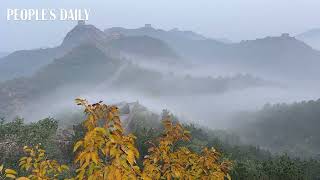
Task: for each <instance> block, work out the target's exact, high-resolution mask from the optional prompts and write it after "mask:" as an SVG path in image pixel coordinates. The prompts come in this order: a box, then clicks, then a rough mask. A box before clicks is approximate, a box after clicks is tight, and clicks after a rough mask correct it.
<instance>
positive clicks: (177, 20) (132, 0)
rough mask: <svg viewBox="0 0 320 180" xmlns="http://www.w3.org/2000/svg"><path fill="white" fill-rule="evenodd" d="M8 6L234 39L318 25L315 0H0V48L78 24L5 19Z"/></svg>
mask: <svg viewBox="0 0 320 180" xmlns="http://www.w3.org/2000/svg"><path fill="white" fill-rule="evenodd" d="M58 2H59V3H58ZM7 8H88V9H91V15H90V20H89V23H90V24H94V25H96V26H97V27H98V28H100V29H104V28H108V27H113V26H122V27H127V28H136V27H140V26H143V25H144V24H145V23H150V24H152V25H153V26H154V27H155V28H161V29H166V30H168V29H172V28H175V27H178V28H179V29H182V30H192V31H196V32H198V33H202V34H204V35H206V36H208V37H212V38H228V39H231V40H233V41H239V40H243V39H256V38H261V37H265V36H268V35H280V34H281V33H283V32H288V33H290V34H292V35H295V34H297V33H301V32H303V31H306V30H309V29H312V28H318V27H320V19H319V18H320V11H319V9H320V1H319V0H68V1H65V0H60V1H57V0H55V1H53V0H48V1H47V0H28V1H21V0H2V1H1V4H0V12H1V17H0V42H1V44H0V51H14V50H19V49H32V48H39V47H48V46H55V45H58V44H60V43H61V41H62V39H63V37H64V36H65V34H66V33H67V32H68V31H69V30H70V29H71V28H72V27H73V26H74V25H75V24H76V22H59V21H54V22H52V21H50V22H36V21H31V22H15V21H7V20H6V11H7Z"/></svg>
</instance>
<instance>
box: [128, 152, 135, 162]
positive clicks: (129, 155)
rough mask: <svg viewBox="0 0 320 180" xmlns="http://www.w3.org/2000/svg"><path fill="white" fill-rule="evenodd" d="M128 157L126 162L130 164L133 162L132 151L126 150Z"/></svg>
mask: <svg viewBox="0 0 320 180" xmlns="http://www.w3.org/2000/svg"><path fill="white" fill-rule="evenodd" d="M127 154H128V157H127V160H128V162H129V163H130V165H133V163H134V153H133V151H131V150H130V151H128V153H127Z"/></svg>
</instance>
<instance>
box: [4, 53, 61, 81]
mask: <svg viewBox="0 0 320 180" xmlns="http://www.w3.org/2000/svg"><path fill="white" fill-rule="evenodd" d="M65 52H66V51H65V50H64V49H62V48H48V49H35V50H21V51H16V52H13V53H11V54H9V55H7V56H5V57H2V58H0V82H1V81H5V80H8V79H13V78H17V77H21V76H30V75H32V74H33V73H34V72H35V71H36V70H38V69H39V68H41V67H43V66H45V65H47V64H49V63H50V62H52V61H53V60H54V59H55V58H58V57H60V56H62V55H63V54H64V53H65Z"/></svg>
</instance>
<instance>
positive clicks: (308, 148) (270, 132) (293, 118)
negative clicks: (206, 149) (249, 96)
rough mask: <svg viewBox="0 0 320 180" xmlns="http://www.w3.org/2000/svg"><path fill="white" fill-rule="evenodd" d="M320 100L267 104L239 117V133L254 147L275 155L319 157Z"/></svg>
mask: <svg viewBox="0 0 320 180" xmlns="http://www.w3.org/2000/svg"><path fill="white" fill-rule="evenodd" d="M319 117H320V100H316V101H303V102H297V103H293V104H285V103H283V104H275V105H270V104H268V105H265V106H264V108H263V109H261V110H260V111H257V112H249V113H243V114H242V116H238V117H237V121H238V123H239V124H238V125H239V126H238V127H237V128H238V130H239V131H240V132H241V134H242V135H243V139H244V140H245V141H247V143H250V144H256V145H259V146H261V147H264V148H268V149H270V150H272V151H273V152H286V153H288V154H290V155H294V156H298V157H307V158H309V157H314V158H319V152H320V141H319V139H320V134H319V125H320V120H319Z"/></svg>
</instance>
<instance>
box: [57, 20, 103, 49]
mask: <svg viewBox="0 0 320 180" xmlns="http://www.w3.org/2000/svg"><path fill="white" fill-rule="evenodd" d="M106 41H107V36H106V35H105V34H104V32H103V31H101V30H99V29H98V28H96V27H95V26H93V25H87V24H80V23H79V24H78V25H76V26H75V27H74V28H73V29H72V30H71V31H69V32H68V33H67V35H66V36H65V38H64V39H63V42H62V44H61V47H66V48H71V49H72V48H74V47H77V46H79V45H81V44H95V45H97V44H99V45H101V46H104V44H105V42H106Z"/></svg>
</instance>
